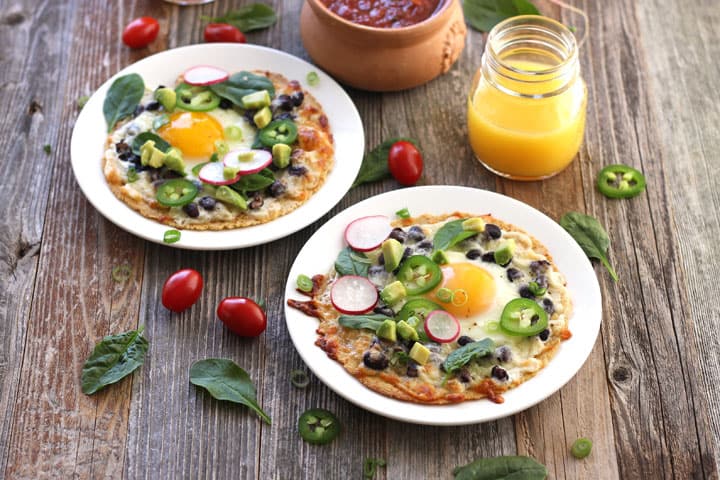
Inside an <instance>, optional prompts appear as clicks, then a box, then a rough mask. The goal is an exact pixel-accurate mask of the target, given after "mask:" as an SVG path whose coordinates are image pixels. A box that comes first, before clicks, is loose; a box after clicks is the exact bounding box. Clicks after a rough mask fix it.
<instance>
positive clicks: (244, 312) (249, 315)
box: [217, 297, 267, 337]
mask: <svg viewBox="0 0 720 480" xmlns="http://www.w3.org/2000/svg"><path fill="white" fill-rule="evenodd" d="M217 316H218V318H220V320H222V322H223V323H224V324H225V326H226V327H227V328H229V329H230V330H231V331H232V332H233V333H236V334H238V335H240V336H241V337H257V336H258V335H260V334H261V333H262V332H264V331H265V327H267V316H266V315H265V312H264V311H263V309H262V308H260V305H258V304H257V303H255V302H254V301H253V300H251V299H249V298H245V297H227V298H224V299H223V300H222V301H221V302H220V305H218V308H217Z"/></svg>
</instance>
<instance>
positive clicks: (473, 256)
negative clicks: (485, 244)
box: [465, 248, 482, 260]
mask: <svg viewBox="0 0 720 480" xmlns="http://www.w3.org/2000/svg"><path fill="white" fill-rule="evenodd" d="M465 257H467V258H469V259H470V260H475V259H476V258H480V257H482V252H481V251H480V250H478V249H477V248H473V249H472V250H468V251H467V252H465Z"/></svg>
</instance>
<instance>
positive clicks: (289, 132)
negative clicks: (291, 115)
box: [258, 120, 298, 147]
mask: <svg viewBox="0 0 720 480" xmlns="http://www.w3.org/2000/svg"><path fill="white" fill-rule="evenodd" d="M297 135H298V130H297V126H296V125H295V123H293V122H291V121H290V120H275V121H274V122H270V123H268V124H267V126H266V127H265V128H263V129H262V130H260V133H258V139H259V140H260V143H262V144H263V145H265V146H266V147H272V146H273V145H275V144H277V143H284V144H285V145H290V144H291V143H293V142H294V141H295V140H297Z"/></svg>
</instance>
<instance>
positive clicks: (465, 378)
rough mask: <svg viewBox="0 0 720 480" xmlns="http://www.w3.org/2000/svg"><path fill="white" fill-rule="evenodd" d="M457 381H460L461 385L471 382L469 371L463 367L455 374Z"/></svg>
mask: <svg viewBox="0 0 720 480" xmlns="http://www.w3.org/2000/svg"><path fill="white" fill-rule="evenodd" d="M457 377H458V380H460V381H461V382H463V383H470V381H471V380H472V377H471V376H470V370H468V369H467V368H466V367H463V368H461V369H460V371H459V372H458V373H457Z"/></svg>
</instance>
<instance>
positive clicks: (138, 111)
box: [133, 105, 145, 117]
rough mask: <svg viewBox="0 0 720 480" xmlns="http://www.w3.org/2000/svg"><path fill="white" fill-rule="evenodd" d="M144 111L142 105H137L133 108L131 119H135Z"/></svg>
mask: <svg viewBox="0 0 720 480" xmlns="http://www.w3.org/2000/svg"><path fill="white" fill-rule="evenodd" d="M144 111H145V108H143V106H142V105H138V106H137V107H135V111H134V112H133V117H137V116H138V115H140V114H141V113H142V112H144Z"/></svg>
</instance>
